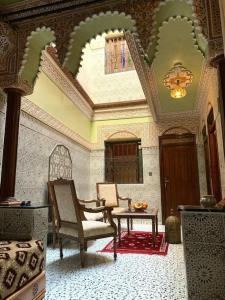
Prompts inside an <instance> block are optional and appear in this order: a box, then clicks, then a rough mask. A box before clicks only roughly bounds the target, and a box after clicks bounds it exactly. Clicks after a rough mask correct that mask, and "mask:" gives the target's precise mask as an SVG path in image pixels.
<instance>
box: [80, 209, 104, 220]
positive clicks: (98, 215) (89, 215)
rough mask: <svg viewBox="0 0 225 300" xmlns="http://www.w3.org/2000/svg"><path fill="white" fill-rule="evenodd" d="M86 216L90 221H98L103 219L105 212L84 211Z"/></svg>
mask: <svg viewBox="0 0 225 300" xmlns="http://www.w3.org/2000/svg"><path fill="white" fill-rule="evenodd" d="M84 215H85V218H86V219H87V220H88V221H97V220H101V219H103V213H101V212H99V213H89V212H86V211H85V212H84Z"/></svg>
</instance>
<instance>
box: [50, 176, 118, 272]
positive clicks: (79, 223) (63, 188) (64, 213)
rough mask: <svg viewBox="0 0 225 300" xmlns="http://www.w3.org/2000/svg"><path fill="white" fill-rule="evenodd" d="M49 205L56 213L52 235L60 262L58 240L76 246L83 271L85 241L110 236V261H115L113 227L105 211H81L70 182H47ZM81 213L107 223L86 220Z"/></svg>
mask: <svg viewBox="0 0 225 300" xmlns="http://www.w3.org/2000/svg"><path fill="white" fill-rule="evenodd" d="M48 189H49V194H50V201H51V203H52V206H53V207H54V211H55V212H56V216H55V217H56V220H57V222H56V224H57V227H56V233H57V235H58V237H59V245H60V258H61V259H62V258H63V248H62V239H63V238H67V239H68V238H69V239H72V240H76V241H78V242H79V246H80V260H81V266H82V267H84V251H85V250H87V241H88V240H95V239H99V238H105V237H110V236H112V237H113V238H114V260H116V257H117V254H116V237H117V227H116V224H115V223H114V222H113V219H112V215H111V210H112V208H108V207H97V208H95V209H93V208H85V206H84V205H83V204H81V203H80V202H79V200H78V199H77V196H76V191H75V186H74V182H73V180H65V179H58V180H54V181H49V182H48ZM84 212H88V213H99V212H101V213H103V214H105V215H106V216H107V219H108V223H104V222H99V221H93V220H87V219H86V217H85V215H84Z"/></svg>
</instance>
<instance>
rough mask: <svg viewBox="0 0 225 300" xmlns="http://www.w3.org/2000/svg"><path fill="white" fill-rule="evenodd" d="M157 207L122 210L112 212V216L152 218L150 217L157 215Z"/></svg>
mask: <svg viewBox="0 0 225 300" xmlns="http://www.w3.org/2000/svg"><path fill="white" fill-rule="evenodd" d="M158 211H159V209H158V208H148V209H145V210H140V211H137V210H134V209H131V210H128V211H127V212H122V213H113V216H115V217H121V218H123V217H124V218H126V217H131V218H143V219H147V218H152V217H156V216H157V215H158Z"/></svg>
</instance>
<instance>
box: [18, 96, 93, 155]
mask: <svg viewBox="0 0 225 300" xmlns="http://www.w3.org/2000/svg"><path fill="white" fill-rule="evenodd" d="M21 110H22V111H24V112H25V113H27V114H29V115H31V116H32V117H34V118H36V119H38V120H40V121H41V122H43V123H44V124H46V125H48V126H49V127H52V128H54V129H55V130H57V131H58V132H60V133H62V134H64V135H65V136H67V137H69V138H70V139H72V140H73V141H75V142H76V143H78V144H80V145H82V146H83V147H85V148H86V149H89V150H90V149H91V144H90V143H89V142H88V141H87V140H85V139H84V138H82V137H81V136H80V135H79V134H77V133H76V132H74V131H73V130H72V129H70V128H68V127H66V126H65V125H64V124H62V123H61V122H60V121H58V120H56V119H55V118H54V117H52V116H51V115H50V114H48V113H47V112H46V111H44V110H43V109H41V108H40V107H38V106H37V105H35V104H34V103H33V102H31V101H30V100H28V99H27V98H25V97H23V98H22V104H21Z"/></svg>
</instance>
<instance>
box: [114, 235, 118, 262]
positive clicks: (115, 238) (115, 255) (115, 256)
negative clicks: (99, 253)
mask: <svg viewBox="0 0 225 300" xmlns="http://www.w3.org/2000/svg"><path fill="white" fill-rule="evenodd" d="M116 240H117V237H116V235H114V237H113V250H114V260H115V261H116V258H117V253H116Z"/></svg>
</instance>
